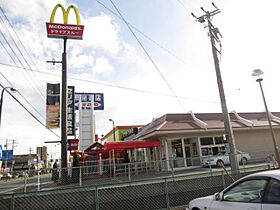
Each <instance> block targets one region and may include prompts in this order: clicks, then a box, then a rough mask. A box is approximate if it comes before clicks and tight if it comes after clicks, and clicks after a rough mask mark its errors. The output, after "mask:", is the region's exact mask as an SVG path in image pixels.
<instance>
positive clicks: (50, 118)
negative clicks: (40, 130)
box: [46, 83, 60, 128]
mask: <svg viewBox="0 0 280 210" xmlns="http://www.w3.org/2000/svg"><path fill="white" fill-rule="evenodd" d="M46 115H47V116H46V127H47V128H59V126H60V84H59V83H57V84H51V83H47V103H46Z"/></svg>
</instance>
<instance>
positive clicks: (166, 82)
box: [110, 0, 186, 111]
mask: <svg viewBox="0 0 280 210" xmlns="http://www.w3.org/2000/svg"><path fill="white" fill-rule="evenodd" d="M110 2H111V3H112V5H113V6H114V8H115V9H116V11H117V12H118V14H119V15H120V16H121V18H122V20H123V21H124V22H125V24H126V25H127V27H128V29H129V30H130V32H131V33H132V34H133V36H134V38H135V39H136V41H137V42H138V44H139V45H140V46H141V48H142V49H143V51H144V52H145V54H146V55H147V56H148V58H149V60H150V61H151V63H152V64H153V65H154V67H155V69H156V70H157V72H158V73H159V75H160V76H161V78H162V79H163V80H164V82H165V84H166V85H167V87H168V88H169V90H170V91H171V93H172V94H173V95H174V97H175V98H176V99H177V101H178V103H179V104H180V105H181V107H182V108H183V110H184V111H186V109H185V107H184V105H183V104H182V102H181V101H180V99H179V98H178V96H177V95H176V93H175V91H174V90H173V88H172V87H171V85H170V84H169V83H168V81H167V79H166V78H165V77H164V75H163V74H162V72H161V71H160V69H159V67H158V66H157V65H156V63H155V62H154V60H153V59H152V57H151V56H150V54H149V53H148V51H147V50H146V48H145V47H144V45H143V44H142V43H141V41H140V40H139V39H138V37H137V36H136V34H135V33H134V32H133V30H132V28H131V27H130V25H129V24H128V23H127V22H126V20H125V19H124V17H123V15H122V14H121V13H120V11H119V10H118V8H117V7H116V5H115V4H114V2H113V1H112V0H110Z"/></svg>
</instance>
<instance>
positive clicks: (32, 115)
mask: <svg viewBox="0 0 280 210" xmlns="http://www.w3.org/2000/svg"><path fill="white" fill-rule="evenodd" d="M0 86H1V87H2V88H5V87H4V86H3V85H2V84H1V83H0ZM6 92H7V93H8V94H9V95H10V96H12V97H13V99H15V101H16V102H17V103H18V104H19V105H21V107H22V108H23V109H24V110H25V111H27V113H28V114H30V115H31V117H33V118H34V119H35V120H36V121H37V122H38V123H40V124H41V125H43V126H44V127H45V128H46V129H48V130H49V131H50V132H51V133H53V134H54V135H55V136H57V137H58V138H60V136H59V135H57V134H56V133H55V132H53V131H52V130H51V129H50V128H47V127H46V126H45V124H44V123H42V122H41V121H40V120H39V119H38V118H37V117H36V116H35V115H34V114H32V113H31V112H30V111H29V110H28V109H27V108H26V107H25V106H24V105H23V104H22V103H21V102H20V101H19V100H18V99H17V98H16V97H15V96H14V95H13V94H11V93H10V91H8V90H7V91H6Z"/></svg>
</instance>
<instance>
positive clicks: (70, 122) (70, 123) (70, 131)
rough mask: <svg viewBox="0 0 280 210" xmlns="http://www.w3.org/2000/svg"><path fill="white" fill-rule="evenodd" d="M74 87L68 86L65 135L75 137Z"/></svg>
mask: <svg viewBox="0 0 280 210" xmlns="http://www.w3.org/2000/svg"><path fill="white" fill-rule="evenodd" d="M74 99H75V87H74V86H68V95H67V135H68V136H75V134H76V128H75V103H74V101H75V100H74Z"/></svg>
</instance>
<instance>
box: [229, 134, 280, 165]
mask: <svg viewBox="0 0 280 210" xmlns="http://www.w3.org/2000/svg"><path fill="white" fill-rule="evenodd" d="M274 133H275V138H276V142H277V144H278V145H280V130H279V129H274ZM234 137H235V143H236V148H237V149H239V150H241V151H244V152H248V153H249V154H250V155H251V158H252V160H256V161H258V160H260V161H262V160H264V159H265V158H266V157H267V156H268V155H270V154H274V146H273V142H272V137H271V132H270V129H262V130H255V129H254V130H238V131H234Z"/></svg>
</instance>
